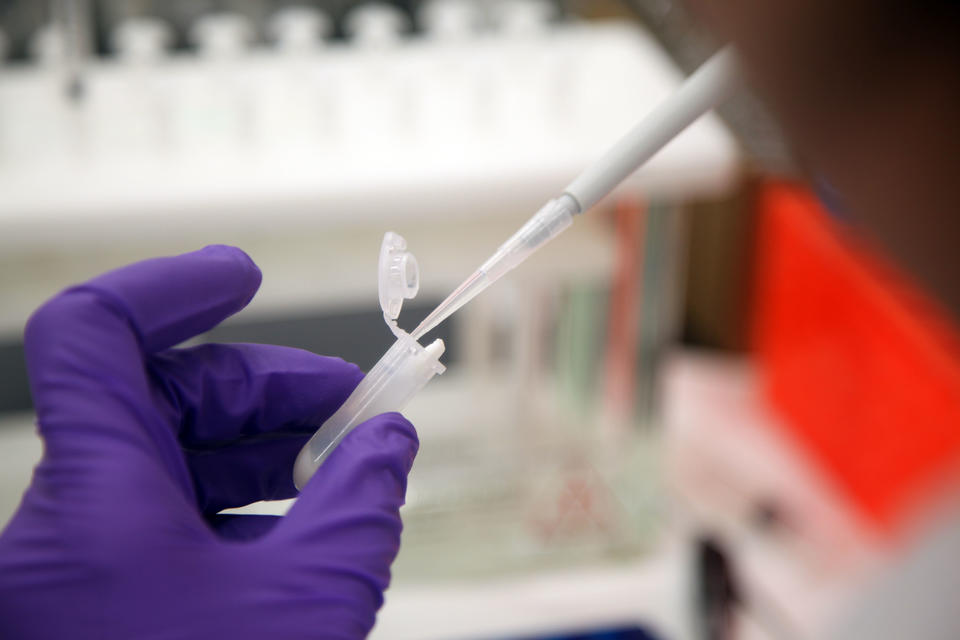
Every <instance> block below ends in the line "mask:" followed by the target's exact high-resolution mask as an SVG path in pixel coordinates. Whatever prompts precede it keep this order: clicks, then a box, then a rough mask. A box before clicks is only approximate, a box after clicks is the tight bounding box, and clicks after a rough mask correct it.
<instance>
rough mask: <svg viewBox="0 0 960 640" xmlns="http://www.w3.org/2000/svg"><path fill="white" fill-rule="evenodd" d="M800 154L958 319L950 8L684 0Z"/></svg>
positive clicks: (956, 132) (957, 142)
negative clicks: (733, 54) (732, 54)
mask: <svg viewBox="0 0 960 640" xmlns="http://www.w3.org/2000/svg"><path fill="white" fill-rule="evenodd" d="M687 4H689V5H690V6H691V8H693V9H694V10H695V12H696V13H698V14H699V15H700V16H702V17H703V18H704V19H705V20H706V21H707V23H708V24H709V25H710V26H711V27H712V28H713V30H714V32H715V33H716V35H717V36H718V37H719V38H720V39H722V40H731V41H733V42H735V43H736V44H737V46H738V47H739V49H740V51H741V54H742V57H743V61H744V65H745V68H746V71H747V74H748V76H749V79H750V80H751V82H752V84H753V86H754V88H755V89H756V90H757V92H758V93H759V94H760V95H761V97H763V98H764V99H765V100H766V102H767V104H768V106H769V107H770V108H771V110H772V111H773V112H774V114H775V116H776V117H777V119H778V120H779V121H780V124H781V125H782V126H783V128H784V130H785V133H786V135H787V137H788V138H789V141H790V143H791V145H792V147H793V149H794V151H795V153H796V155H797V156H798V158H799V160H800V161H801V162H802V163H803V164H804V165H806V166H807V167H809V169H810V170H811V171H812V172H814V173H815V174H822V175H823V176H824V177H825V178H826V180H827V181H828V182H829V183H830V184H831V185H832V187H833V188H834V189H835V191H836V193H837V194H838V195H839V197H840V198H842V201H843V205H844V208H845V209H846V210H847V211H848V212H849V214H850V215H851V217H852V219H853V220H854V221H855V222H856V223H857V224H861V225H862V226H863V227H864V229H866V230H867V231H868V232H869V233H870V234H871V235H873V236H874V237H875V238H876V239H878V240H879V241H880V242H881V243H883V245H885V247H886V249H887V251H888V252H889V254H890V255H891V256H892V257H894V258H895V259H896V260H898V261H899V262H900V263H901V264H902V265H903V266H905V267H906V268H907V269H908V270H910V271H911V272H912V273H913V274H914V275H916V276H917V277H918V278H919V279H920V280H922V281H923V283H924V284H925V285H926V286H927V287H928V288H929V290H930V292H931V293H933V294H934V295H935V296H936V297H938V298H939V299H940V300H941V301H942V302H943V303H944V305H945V306H946V307H947V308H948V309H949V310H950V311H951V312H952V313H953V314H954V317H955V318H960V281H958V279H957V275H958V274H960V252H957V251H956V248H955V244H956V241H957V238H960V215H957V212H958V210H960V180H958V179H957V177H958V176H960V126H957V121H956V118H957V113H960V3H958V2H956V1H955V0H921V1H918V2H890V1H883V2H876V1H874V0H847V1H845V2H836V1H835V0H781V1H779V2H769V1H768V0H747V1H745V2H734V3H730V2H707V1H706V0H688V1H687Z"/></svg>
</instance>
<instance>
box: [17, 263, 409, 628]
mask: <svg viewBox="0 0 960 640" xmlns="http://www.w3.org/2000/svg"><path fill="white" fill-rule="evenodd" d="M259 284H260V271H259V270H258V269H257V267H256V265H254V264H253V262H252V261H251V260H250V259H249V258H248V257H247V256H246V254H244V253H243V252H242V251H240V250H238V249H233V248H230V247H222V246H213V247H207V248H206V249H203V250H201V251H198V252H195V253H191V254H186V255H183V256H179V257H174V258H159V259H155V260H148V261H145V262H141V263H138V264H134V265H131V266H129V267H126V268H123V269H119V270H117V271H113V272H111V273H108V274H106V275H103V276H100V277H99V278H96V279H94V280H91V281H90V282H88V283H86V284H83V285H80V286H77V287H74V288H72V289H68V290H67V291H65V292H63V293H61V294H60V295H58V296H56V297H55V298H53V299H52V300H51V301H50V302H48V303H47V304H46V305H44V306H43V307H42V308H41V309H40V310H39V311H37V312H36V313H35V314H34V315H33V317H32V318H31V319H30V322H29V323H28V325H27V329H26V337H25V342H26V356H27V366H28V370H29V374H30V384H31V390H32V393H33V399H34V403H35V405H36V409H37V417H38V424H39V429H40V434H41V435H42V436H43V439H44V454H43V460H42V461H41V462H40V464H39V465H38V466H37V468H36V470H35V471H34V476H33V482H32V484H31V486H30V488H29V489H28V490H27V492H26V493H25V495H24V498H23V502H22V504H21V505H20V508H19V511H18V512H17V514H16V515H15V516H14V518H13V519H12V520H11V522H10V523H9V525H8V526H7V528H6V529H5V530H4V531H3V534H2V536H0V638H11V639H13V638H18V639H21V638H57V639H60V638H98V639H114V638H117V639H123V640H132V639H136V640H143V639H149V638H164V639H172V638H198V639H203V640H211V639H212V638H229V639H230V640H243V639H245V638H250V639H256V640H264V639H266V638H281V639H283V640H289V639H291V638H362V637H364V636H365V635H366V634H367V632H368V631H369V630H370V628H371V627H372V626H373V622H374V617H375V615H376V611H377V609H378V608H379V607H380V605H381V603H382V600H383V596H382V594H383V591H384V589H386V587H387V584H388V582H389V579H390V564H391V562H392V561H393V559H394V557H395V556H396V554H397V549H398V545H399V542H400V529H401V523H400V517H399V515H398V509H399V507H400V505H401V504H403V500H404V492H405V490H406V477H407V473H408V471H409V469H410V466H411V464H412V463H413V458H414V456H415V455H416V451H417V437H416V433H415V432H414V430H413V427H412V426H411V425H410V423H408V422H407V421H406V420H404V419H403V417H401V416H400V415H399V414H386V415H383V416H380V417H378V418H375V419H373V420H370V421H369V422H367V423H366V424H364V425H362V426H360V427H359V428H357V429H356V430H354V431H353V432H352V433H351V434H350V435H349V436H348V437H347V438H346V439H345V440H344V441H343V443H342V444H341V445H340V446H339V448H338V449H337V450H336V451H335V452H334V453H333V454H332V455H331V456H330V458H329V459H328V460H327V461H326V462H325V463H324V464H323V466H322V467H321V468H320V470H319V471H318V472H317V474H316V475H315V476H314V478H313V479H312V480H311V481H310V482H309V483H308V484H307V486H306V487H305V488H304V490H303V492H302V494H301V496H300V499H299V500H298V501H297V502H296V503H295V504H294V506H293V508H292V509H291V510H290V512H289V514H288V515H287V516H286V517H285V518H283V519H274V518H269V517H264V516H232V517H225V516H216V515H214V514H216V513H217V512H218V511H220V510H221V509H224V508H227V507H233V506H239V505H243V504H247V503H249V502H252V501H255V500H260V499H275V498H288V497H292V496H293V495H295V493H296V491H295V489H294V486H293V480H292V476H291V472H292V467H293V461H294V458H295V457H296V454H297V452H298V450H299V449H300V447H301V446H302V445H303V444H304V443H305V442H306V440H307V438H308V436H309V434H310V432H311V431H312V430H313V429H315V428H316V426H317V425H319V424H320V423H322V422H323V421H324V420H325V419H326V418H327V417H328V416H329V415H330V414H332V413H333V411H334V410H335V409H336V408H337V407H338V406H339V405H340V404H341V403H342V402H343V400H344V399H345V398H346V397H347V395H348V394H349V393H350V391H351V390H352V389H353V388H354V386H355V385H356V384H357V383H358V382H359V381H360V379H361V377H362V374H361V372H360V370H359V369H358V368H357V367H356V366H354V365H351V364H347V363H345V362H343V361H342V360H337V359H333V358H325V357H321V356H316V355H313V354H310V353H307V352H304V351H298V350H294V349H286V348H280V347H268V346H256V345H205V346H200V347H195V348H189V349H171V348H170V347H172V346H173V345H175V344H177V343H179V342H181V341H183V340H185V339H187V338H190V337H191V336H194V335H197V334H199V333H201V332H203V331H206V330H208V329H210V328H212V327H213V326H214V325H216V324H217V323H218V322H220V321H221V320H223V319H224V318H226V317H227V316H229V315H231V314H233V313H235V312H237V311H238V310H240V309H241V308H243V307H244V306H245V305H246V304H247V303H248V302H249V301H250V299H251V298H252V297H253V294H254V293H255V292H256V290H257V288H258V286H259Z"/></svg>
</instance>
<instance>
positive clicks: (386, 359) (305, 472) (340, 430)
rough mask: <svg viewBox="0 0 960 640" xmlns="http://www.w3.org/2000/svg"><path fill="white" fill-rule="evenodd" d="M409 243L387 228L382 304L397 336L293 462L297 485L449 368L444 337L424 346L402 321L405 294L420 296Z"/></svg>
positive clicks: (382, 250)
mask: <svg viewBox="0 0 960 640" xmlns="http://www.w3.org/2000/svg"><path fill="white" fill-rule="evenodd" d="M406 248H407V243H406V241H405V240H404V239H403V238H402V237H400V236H399V235H397V234H395V233H387V234H386V235H385V236H384V238H383V245H382V246H381V248H380V263H379V272H380V273H379V294H380V308H381V309H382V310H383V317H384V320H385V321H386V322H387V326H388V327H389V328H390V330H391V331H392V332H393V334H394V335H395V336H396V338H397V341H396V342H394V343H393V346H391V347H390V348H389V349H387V352H386V353H384V354H383V357H381V358H380V360H379V361H378V362H377V364H375V365H374V366H373V368H372V369H370V372H369V373H367V375H366V376H365V377H364V378H363V380H361V381H360V384H359V385H358V386H357V388H356V389H354V391H353V393H351V394H350V397H348V398H347V400H346V401H345V402H344V403H343V405H342V406H341V407H340V408H339V409H338V410H337V412H336V413H334V414H333V415H332V416H330V418H329V419H328V420H327V421H326V422H324V423H323V425H322V426H321V427H320V429H318V430H317V432H316V433H315V434H313V437H312V438H310V440H309V441H308V442H307V444H306V445H304V447H303V449H301V451H300V454H299V455H298V456H297V461H296V462H295V463H294V468H293V481H294V484H295V485H296V486H297V488H298V489H302V488H303V487H304V485H306V483H307V481H309V480H310V478H311V476H313V474H314V472H315V471H316V470H317V468H318V467H319V466H320V465H321V464H322V463H323V461H324V460H326V458H327V456H329V455H330V453H331V452H332V451H333V450H334V449H335V448H336V447H337V445H338V444H340V442H341V441H342V440H343V439H344V438H345V437H346V436H347V434H349V433H350V431H352V430H353V428H354V427H356V426H357V425H358V424H360V423H362V422H364V421H366V420H369V419H370V418H372V417H374V416H377V415H379V414H381V413H386V412H388V411H400V410H402V409H403V408H404V407H405V406H406V405H407V403H408V402H410V400H411V399H413V397H414V396H415V395H417V393H418V392H419V391H420V390H421V389H423V387H424V386H426V384H427V383H428V382H429V381H430V380H431V379H432V378H433V376H435V375H437V374H439V373H443V372H444V371H445V369H446V368H445V367H444V366H443V365H442V364H440V356H442V355H443V352H444V349H445V347H444V344H443V340H439V339H438V340H434V341H433V342H432V343H430V344H429V345H427V346H426V347H424V346H421V345H420V343H418V342H417V341H416V340H415V339H414V338H413V337H412V336H411V335H410V334H408V333H406V332H405V331H403V330H401V329H400V328H399V327H398V326H397V316H399V315H400V309H401V307H402V306H403V300H404V299H405V298H406V299H409V298H413V297H414V296H416V295H417V291H418V290H419V287H420V274H419V269H418V267H417V261H416V259H415V258H414V257H413V254H411V253H409V252H408V251H407V250H406Z"/></svg>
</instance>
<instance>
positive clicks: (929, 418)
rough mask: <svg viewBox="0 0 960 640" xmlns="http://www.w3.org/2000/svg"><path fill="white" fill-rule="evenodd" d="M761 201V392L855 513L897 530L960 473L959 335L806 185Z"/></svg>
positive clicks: (757, 330)
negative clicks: (762, 384)
mask: <svg viewBox="0 0 960 640" xmlns="http://www.w3.org/2000/svg"><path fill="white" fill-rule="evenodd" d="M757 205H758V207H759V214H760V216H759V218H760V229H759V233H758V254H757V263H756V266H757V271H756V273H757V279H756V283H755V290H754V293H755V304H754V315H753V327H752V342H753V348H754V351H755V354H756V357H757V359H758V361H759V364H760V368H761V371H762V375H763V379H764V384H765V391H766V394H767V397H768V398H769V400H770V402H771V403H772V405H773V406H774V407H775V409H776V410H777V411H778V413H780V415H781V416H782V417H783V418H784V421H783V423H784V425H785V428H787V429H788V430H789V431H790V432H791V435H792V436H793V439H794V440H795V441H796V442H798V443H799V445H800V447H801V449H803V450H804V454H805V455H807V456H808V457H810V458H811V459H812V460H813V462H814V463H815V464H816V465H817V466H819V467H820V468H821V469H822V470H823V471H825V473H826V474H827V475H828V476H829V477H830V478H831V479H832V480H833V481H834V483H835V486H836V487H837V488H838V490H839V491H840V492H841V493H843V494H845V495H844V496H843V497H844V498H845V499H847V500H848V501H849V502H850V503H851V504H852V505H853V508H855V509H856V510H857V511H859V512H860V515H861V516H863V517H864V518H865V519H866V520H867V521H868V522H869V523H870V524H872V525H873V526H875V527H876V528H877V529H879V530H881V531H882V532H886V533H895V532H896V531H898V530H899V529H901V527H902V526H903V525H906V524H907V523H908V522H909V520H910V517H911V516H912V515H913V514H915V513H917V512H918V511H920V510H922V509H923V508H924V507H925V505H926V503H928V502H929V501H933V500H935V499H937V498H938V497H939V496H941V495H942V494H943V493H944V492H945V491H946V490H947V489H948V488H955V487H956V486H957V479H958V478H960V333H958V330H957V328H956V327H955V326H952V325H951V324H950V322H949V320H948V319H947V316H946V314H945V313H944V312H942V311H941V310H940V309H939V308H938V307H937V305H936V304H935V303H934V302H932V301H931V300H930V299H928V298H926V297H925V295H924V294H923V292H922V291H921V289H920V288H919V287H918V286H916V285H915V284H914V283H912V282H911V280H910V279H909V278H908V277H907V276H906V275H904V274H903V273H900V272H899V271H898V270H897V269H896V268H895V267H894V266H893V265H892V264H890V263H888V262H887V261H886V260H885V259H884V257H883V256H882V254H881V253H880V252H879V251H877V250H876V249H875V248H873V247H872V246H871V245H869V244H868V243H867V242H865V241H864V240H863V239H861V238H859V237H858V236H857V235H856V234H855V233H853V232H852V230H851V229H850V228H848V227H847V226H846V225H844V224H843V223H841V222H838V221H836V220H834V219H832V218H831V217H830V216H829V215H828V214H827V213H826V212H825V211H824V210H823V208H822V207H821V205H820V204H819V203H818V201H817V200H816V199H815V198H814V197H813V196H812V195H811V194H810V192H809V191H808V190H806V189H805V188H803V187H801V186H798V185H792V184H786V183H779V182H777V183H770V184H767V185H765V186H764V187H762V189H761V192H760V194H759V198H758V202H757ZM906 213H908V212H905V214H906ZM958 276H960V274H958Z"/></svg>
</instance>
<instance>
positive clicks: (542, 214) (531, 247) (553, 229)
mask: <svg viewBox="0 0 960 640" xmlns="http://www.w3.org/2000/svg"><path fill="white" fill-rule="evenodd" d="M579 212H580V207H579V205H578V204H577V201H576V200H574V199H573V198H572V197H571V196H569V195H567V194H563V195H561V196H560V197H559V198H556V199H554V200H551V201H550V202H548V203H547V204H545V205H544V206H543V207H542V208H541V209H540V210H539V211H537V212H536V213H535V214H534V215H533V217H531V218H530V219H529V220H527V222H526V224H524V225H523V226H522V227H520V230H519V231H517V232H516V233H515V234H513V235H512V236H511V237H510V239H509V240H507V241H506V242H504V243H503V244H502V245H501V246H500V248H499V249H497V251H496V252H495V253H494V254H493V255H492V256H490V258H489V259H488V260H487V261H486V262H484V263H483V264H482V265H481V266H480V268H479V269H477V270H476V271H474V272H473V275H471V276H470V277H469V278H467V279H466V280H464V281H463V284H461V285H460V286H459V287H457V288H456V289H455V290H454V292H453V293H451V294H450V295H449V296H447V299H446V300H444V301H443V302H441V303H440V304H439V306H437V308H436V309H434V310H433V311H432V312H431V313H430V315H428V316H427V317H426V318H424V320H423V322H421V323H420V325H419V326H418V327H417V328H416V329H414V330H413V333H411V334H410V335H412V336H413V339H414V340H419V339H420V338H421V337H423V336H424V335H425V334H426V333H427V332H428V331H430V330H431V329H433V328H434V327H436V326H437V325H439V324H440V323H441V322H443V321H444V320H446V319H447V318H449V317H450V316H451V315H452V314H453V313H454V312H455V311H457V310H458V309H460V308H461V307H462V306H463V305H465V304H467V303H468V302H470V301H471V300H473V299H474V298H475V297H476V296H477V295H478V294H479V293H480V292H482V291H483V290H484V289H486V288H487V287H489V286H490V285H491V284H493V283H494V282H496V281H497V280H499V279H500V278H502V277H503V275H504V274H506V273H507V272H509V271H510V270H512V269H513V268H514V267H516V266H517V265H519V264H521V263H522V262H523V261H524V260H526V259H527V258H529V257H530V255H531V254H533V252H534V251H536V250H537V249H539V248H540V247H542V246H543V245H544V244H546V243H547V242H548V241H549V240H551V239H553V238H555V237H556V236H558V235H560V233H561V232H562V231H563V230H564V229H566V228H567V227H569V226H570V224H571V223H572V222H573V216H574V215H575V214H577V213H579Z"/></svg>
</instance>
